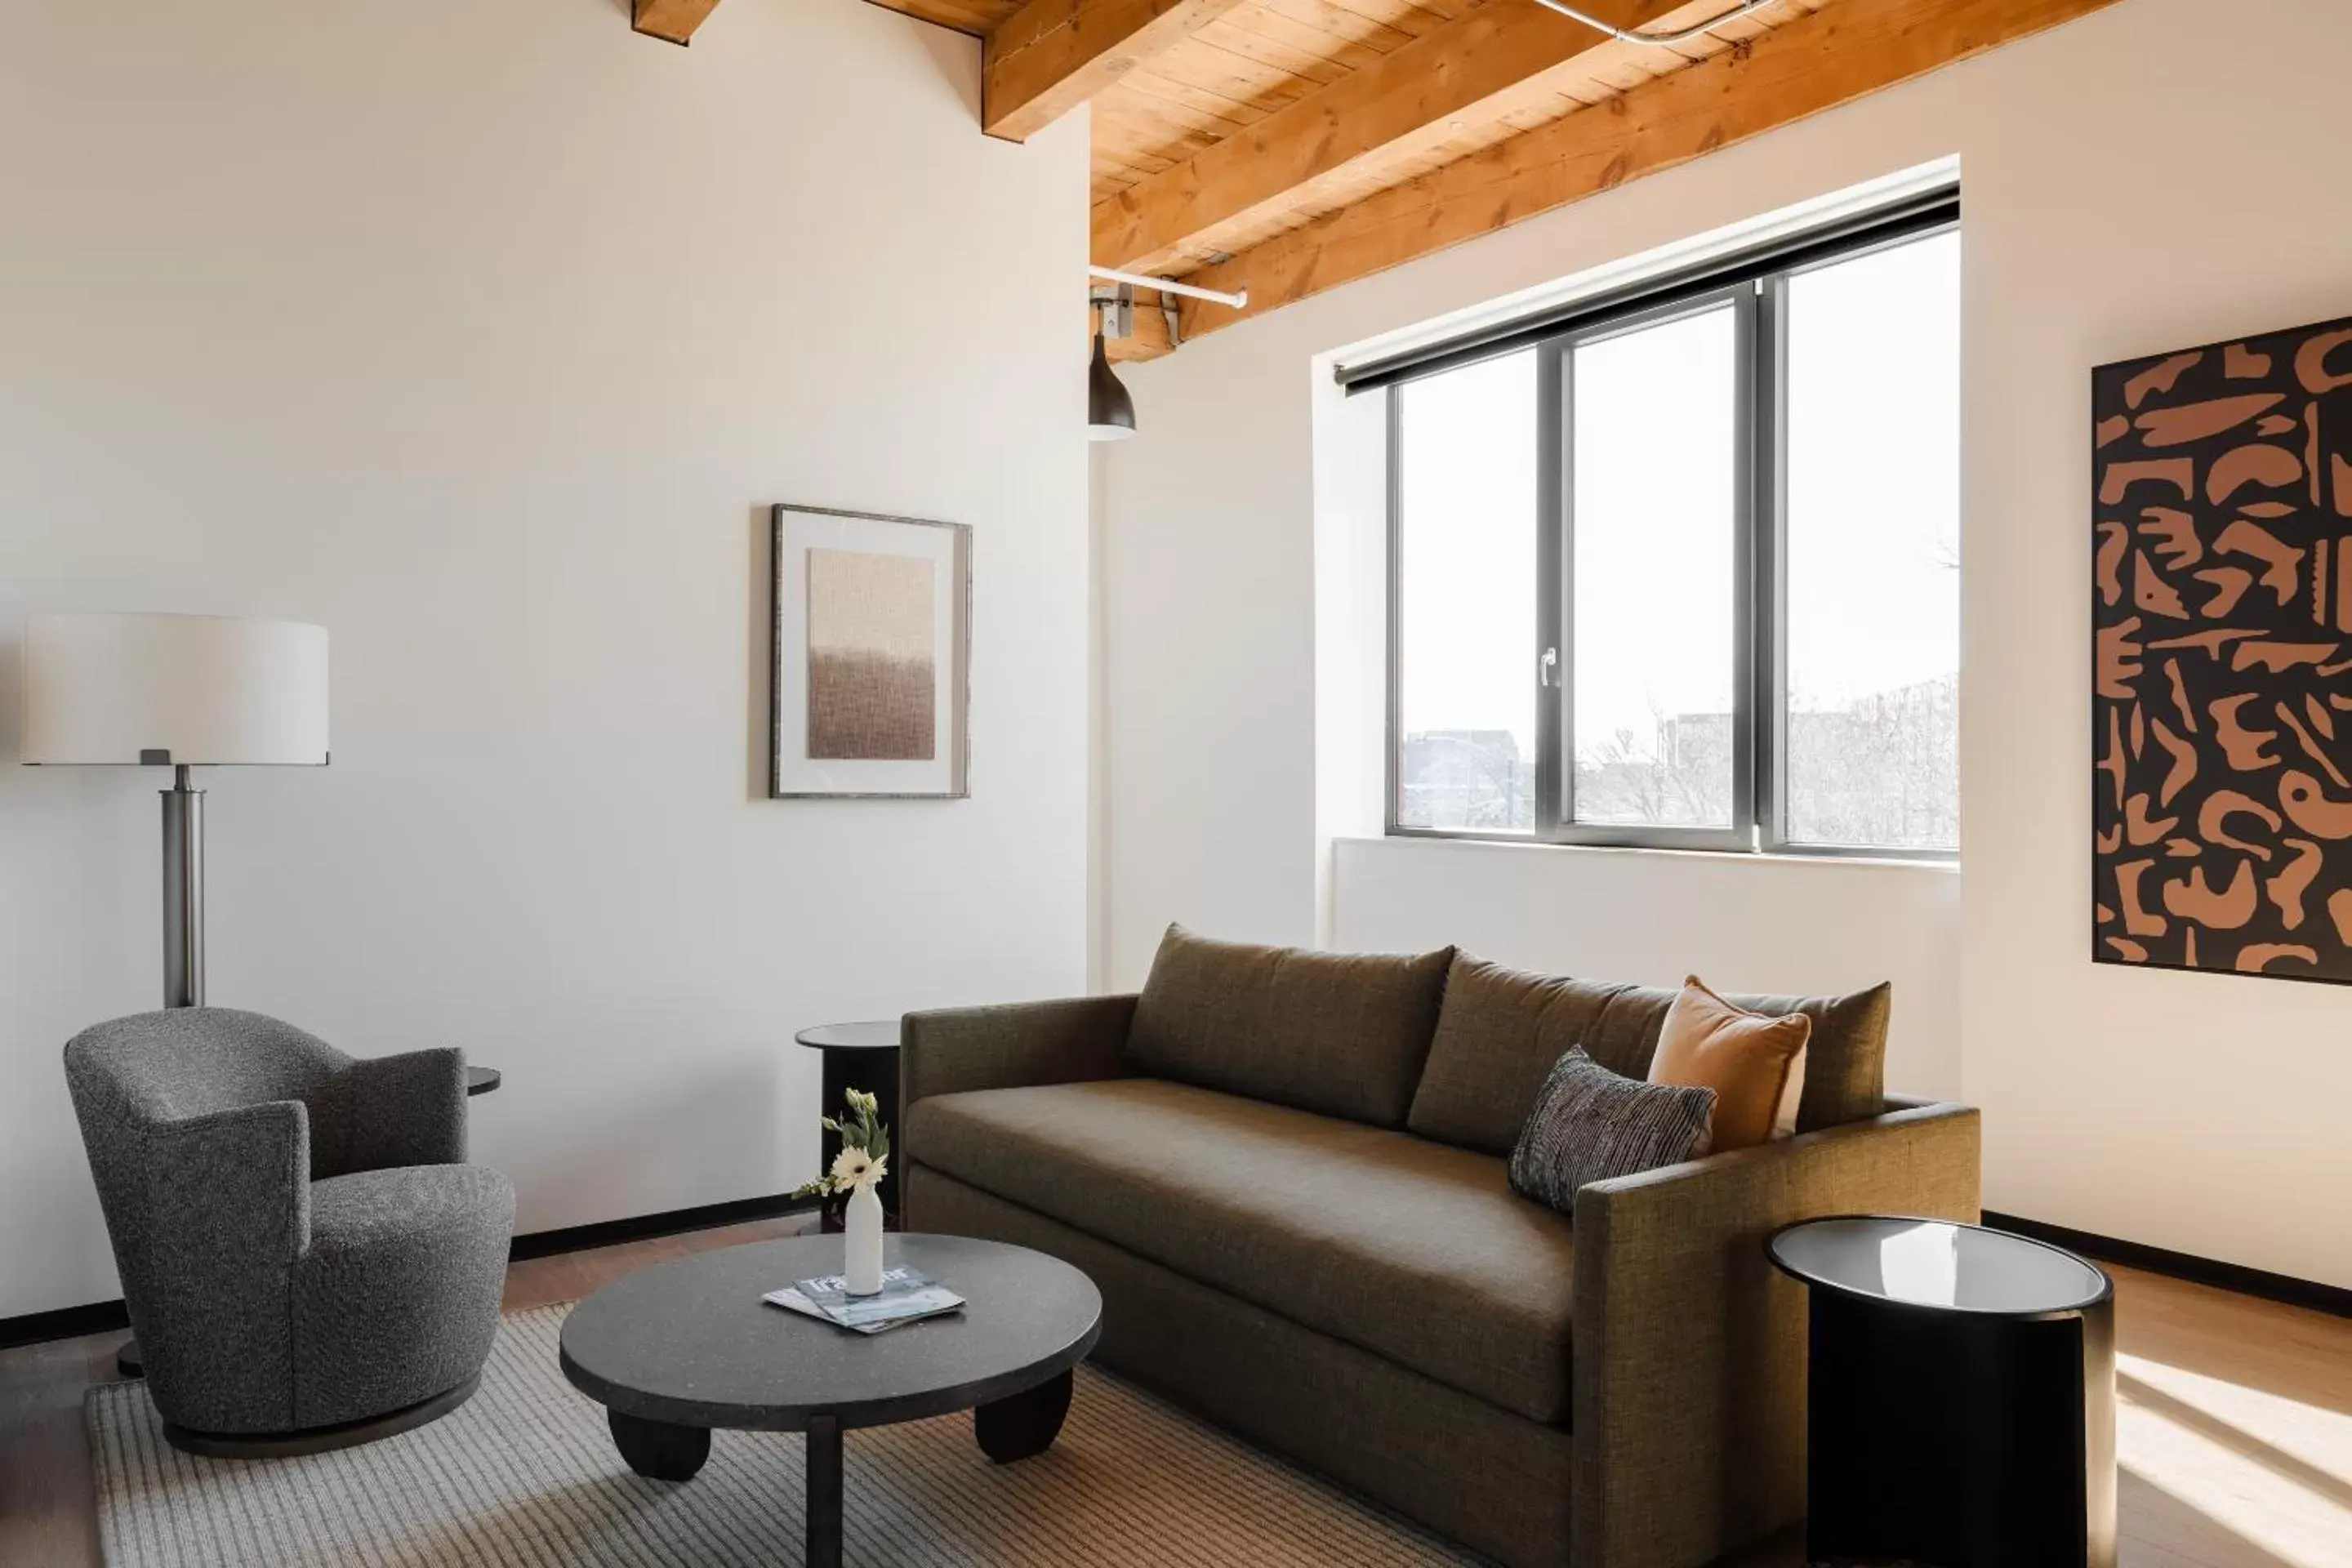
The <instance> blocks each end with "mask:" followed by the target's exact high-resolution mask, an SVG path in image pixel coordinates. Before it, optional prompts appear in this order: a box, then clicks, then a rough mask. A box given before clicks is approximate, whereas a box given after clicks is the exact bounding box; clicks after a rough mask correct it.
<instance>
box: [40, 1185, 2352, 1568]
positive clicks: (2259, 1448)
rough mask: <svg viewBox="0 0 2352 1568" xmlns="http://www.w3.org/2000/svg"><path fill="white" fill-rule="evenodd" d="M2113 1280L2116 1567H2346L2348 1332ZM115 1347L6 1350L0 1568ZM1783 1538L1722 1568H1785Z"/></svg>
mask: <svg viewBox="0 0 2352 1568" xmlns="http://www.w3.org/2000/svg"><path fill="white" fill-rule="evenodd" d="M810 1224H811V1221H810V1220H809V1219H807V1218H806V1217H795V1218H792V1219H782V1220H771V1221H766V1222H763V1223H761V1224H757V1225H746V1226H730V1227H727V1228H725V1229H719V1230H707V1231H698V1232H695V1233H693V1234H690V1235H687V1236H677V1237H661V1238H658V1239H656V1240H651V1241H638V1242H631V1243H627V1244H625V1245H622V1246H618V1247H601V1248H597V1249H595V1250H593V1251H588V1252H573V1253H565V1254H562V1255H561V1256H559V1257H554V1258H537V1259H534V1260H532V1261H530V1262H527V1263H518V1264H516V1265H515V1266H514V1268H513V1269H512V1270H511V1271H510V1272H509V1274H508V1276H507V1294H506V1300H507V1305H508V1307H509V1308H510V1309H511V1308H516V1307H532V1306H541V1305H544V1304H546V1303H549V1302H553V1301H565V1300H573V1299H575V1298H577V1297H580V1296H584V1295H586V1294H587V1293H588V1292H590V1291H592V1290H593V1289H596V1288H597V1287H598V1286H599V1285H602V1284H603V1283H604V1282H605V1281H606V1280H608V1279H614V1278H616V1277H617V1276H619V1275H622V1274H625V1273H627V1272H629V1271H630V1270H632V1269H635V1268H644V1267H646V1265H648V1264H652V1263H658V1262H661V1261H663V1260H665V1259H667V1258H677V1257H682V1256H684V1255H686V1254H688V1253H690V1252H695V1251H698V1250H700V1249H702V1248H704V1247H725V1246H730V1245H732V1244H734V1243H737V1242H743V1241H758V1240H763V1239H766V1238H768V1237H777V1236H790V1235H794V1234H797V1233H799V1232H801V1231H803V1230H805V1229H807V1228H808V1227H809V1225H810ZM2110 1272H2112V1273H2113V1274H2114V1275H2115V1276H2116V1338H2117V1343H2118V1348H2119V1355H2118V1366H2119V1369H2120V1370H2119V1373H2118V1388H2117V1395H2118V1397H2117V1429H2118V1431H2117V1436H2118V1447H2119V1450H2120V1453H2121V1458H2122V1472H2123V1473H2122V1476H2121V1494H2122V1507H2121V1512H2122V1527H2123V1536H2124V1540H2123V1561H2124V1563H2126V1565H2127V1568H2335V1565H2337V1564H2343V1565H2346V1568H2352V1321H2347V1320H2345V1319H2341V1318H2334V1317H2328V1316H2326V1315H2324V1314H2322V1313H2318V1312H2311V1311H2305V1310H2300V1309H2297V1308H2294V1307H2282V1306H2278V1305H2275V1304H2273V1303H2272V1302H2268V1301H2259V1300H2252V1298H2249V1297H2244V1296H2235V1295H2231V1294H2230V1293H2229V1292H2227V1291H2222V1290H2215V1289H2209V1288H2207V1287H2205V1286H2201V1285H2188V1284H2183V1283H2181V1282H2179V1281H2178V1280H2173V1279H2163V1278H2160V1277H2158V1276H2156V1275H2151V1274H2141V1273H2137V1272H2135V1271H2133V1270H2130V1269H2121V1268H2118V1269H2112V1270H2110ZM121 1338H122V1336H121V1334H119V1333H117V1334H95V1335H91V1336H89V1337H88V1338H84V1339H78V1340H61V1341H58V1342H53V1343H50V1344H45V1345H34V1346H30V1347H27V1348H26V1349H22V1350H13V1351H5V1352H0V1568H99V1564H100V1556H99V1549H98V1531H97V1523H96V1515H95V1503H94V1500H93V1497H92V1493H91V1489H90V1470H89V1449H88V1448H87V1447H86V1446H85V1443H84V1439H83V1436H82V1414H81V1406H82V1395H83V1394H84V1392H85V1391H86V1390H87V1389H88V1388H89V1386H90V1384H93V1383H100V1382H108V1381H111V1380H112V1378H113V1376H114V1370H113V1363H114V1350H115V1346H116V1345H117V1344H118V1343H120V1342H121ZM1803 1556H1804V1553H1803V1552H1802V1550H1801V1546H1800V1544H1799V1542H1797V1540H1796V1539H1794V1537H1793V1536H1792V1537H1791V1538H1790V1539H1786V1540H1781V1541H1777V1542H1771V1543H1769V1544H1768V1545H1766V1546H1763V1547H1761V1548H1759V1549H1758V1550H1756V1551H1753V1552H1746V1553H1743V1554H1741V1555H1740V1556H1739V1557H1738V1559H1737V1560H1736V1562H1734V1563H1726V1564H1722V1565H1720V1568H1793V1565H1796V1564H1800V1563H1802V1561H1803Z"/></svg>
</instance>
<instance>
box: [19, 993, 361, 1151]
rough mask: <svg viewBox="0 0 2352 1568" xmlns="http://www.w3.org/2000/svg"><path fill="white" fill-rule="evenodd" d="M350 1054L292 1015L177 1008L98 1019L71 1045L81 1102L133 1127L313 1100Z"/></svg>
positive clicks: (69, 1058) (73, 1079)
mask: <svg viewBox="0 0 2352 1568" xmlns="http://www.w3.org/2000/svg"><path fill="white" fill-rule="evenodd" d="M350 1059H351V1058H348V1057H346V1056H344V1055H343V1053H342V1052H341V1051H339V1050H337V1049H335V1048H334V1047H332V1046H330V1045H329V1044H327V1043H326V1042H325V1041H324V1040H321V1039H319V1038H318V1037H315V1036H312V1035H308V1034H305V1033H304V1032H303V1031H301V1030H300V1029H298V1028H296V1027H295V1026H293V1025H291V1024H285V1023H280V1022H279V1021H278V1020H277V1019H276V1018H271V1017H266V1016H263V1015H261V1014H259V1013H243V1012H239V1011H237V1010H236V1008H233V1007H174V1008H171V1009H169V1010H167V1011H164V1012H160V1013H136V1014H133V1015H132V1016H130V1017H128V1018H116V1019H114V1020H113V1021H112V1022H110V1023H105V1024H98V1025H94V1026H91V1027H89V1028H87V1029H84V1030H83V1031H82V1032H81V1033H80V1034H79V1035H76V1036H75V1037H73V1038H72V1039H71V1040H70V1041H68V1043H67V1045H66V1077H67V1079H68V1082H70V1083H71V1084H72V1086H73V1092H74V1100H75V1103H76V1105H77V1106H79V1105H80V1104H81V1103H82V1102H83V1101H84V1100H85V1099H87V1100H88V1101H89V1105H90V1107H91V1109H93V1110H98V1111H100V1113H101V1114H104V1115H106V1116H109V1117H110V1118H112V1119H113V1120H115V1121H123V1122H128V1123H131V1124H132V1125H134V1126H142V1127H143V1126H152V1125H154V1124H156V1123H159V1122H166V1121H185V1120H187V1119H188V1118H190V1117H195V1116H205V1115H209V1114H211V1113H212V1112H214V1111H218V1110H236V1108H237V1107H239V1106H246V1105H262V1104H267V1103H268V1102H269V1101H271V1100H305V1099H307V1098H308V1097H309V1096H310V1093H311V1091H312V1090H314V1089H317V1087H318V1086H319V1085H320V1084H321V1083H323V1082H325V1081H326V1080H327V1079H330V1078H331V1077H333V1076H334V1074H335V1072H336V1070H337V1069H338V1068H341V1067H342V1066H343V1064H344V1063H345V1062H347V1061H349V1060H350Z"/></svg>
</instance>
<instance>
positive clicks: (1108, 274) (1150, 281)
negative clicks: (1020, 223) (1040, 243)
mask: <svg viewBox="0 0 2352 1568" xmlns="http://www.w3.org/2000/svg"><path fill="white" fill-rule="evenodd" d="M1779 3H1780V0H1741V4H1739V5H1735V6H1734V7H1732V8H1731V9H1730V10H1728V11H1726V12H1725V13H1724V14H1723V15H1722V16H1715V17H1711V18H1709V19H1708V20H1706V21H1704V22H1699V23H1696V24H1694V25H1693V26H1687V27H1677V28H1676V29H1675V30H1674V31H1673V32H1671V33H1636V32H1631V31H1628V30H1627V29H1626V28H1623V27H1620V26H1614V25H1613V24H1612V23H1608V22H1604V21H1602V20H1601V18H1600V17H1598V16H1587V15H1586V14H1585V13H1584V12H1582V11H1580V10H1578V9H1577V8H1576V7H1575V6H1573V5H1569V4H1567V0H1536V4H1538V5H1542V6H1545V7H1546V8H1548V9H1549V10H1553V11H1557V12H1559V14H1560V15H1561V16H1566V17H1568V18H1569V19H1570V21H1575V22H1581V23H1583V24H1584V25H1585V26H1588V27H1591V28H1592V29H1593V30H1595V31H1596V32H1601V33H1606V34H1608V35H1609V36H1610V37H1612V38H1615V39H1616V40H1617V41H1618V42H1620V43H1625V44H1648V45H1649V46H1651V47H1654V48H1658V47H1664V46H1665V45H1668V44H1679V43H1681V42H1682V41H1684V40H1685V38H1696V37H1698V36H1699V35H1700V34H1701V33H1704V32H1706V31H1708V30H1710V29H1712V28H1715V27H1720V26H1723V25H1724V24H1725V23H1726V22H1730V21H1736V20H1738V18H1739V17H1742V16H1747V15H1748V13H1749V12H1750V11H1760V10H1762V9H1763V8H1764V7H1765V6H1767V5H1777V4H1779ZM1087 276H1088V277H1090V278H1099V279H1102V280H1103V281H1104V282H1106V283H1128V284H1132V285H1134V286H1135V287H1136V288H1139V289H1158V290H1160V293H1162V294H1182V295H1184V296H1186V297H1187V298H1189V299H1193V300H1207V301H1208V302H1209V303H1210V304H1212V305H1223V306H1226V307H1228V308H1230V309H1232V310H1246V309H1247V308H1248V306H1249V290H1248V289H1243V290H1242V291H1241V292H1240V293H1238V294H1225V293H1221V292H1219V291H1218V290H1217V289H1202V288H1196V287H1195V286H1193V285H1192V284H1190V283H1183V282H1179V281H1178V280H1177V279H1173V278H1154V277H1151V276H1150V274H1148V273H1142V272H1122V271H1120V270H1119V269H1118V268H1116V267H1088V268H1087Z"/></svg>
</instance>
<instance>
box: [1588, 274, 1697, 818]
mask: <svg viewBox="0 0 2352 1568" xmlns="http://www.w3.org/2000/svg"><path fill="white" fill-rule="evenodd" d="M1735 332H1736V318H1735V316H1734V314H1733V312H1732V310H1731V309H1730V308H1729V307H1728V306H1726V307H1724V308H1722V309H1719V310H1709V311H1707V312H1706V313H1705V314H1703V315H1697V316H1691V317H1686V318H1685V319H1684V320H1682V321H1670V322H1667V323H1666V324H1664V325H1663V326H1656V327H1650V328H1645V329H1644V330H1643V331H1637V332H1629V333H1627V334H1626V335H1624V336H1623V337H1618V338H1610V339H1607V340H1605V341H1602V342H1596V343H1590V344H1586V345H1584V346H1582V347H1580V348H1578V349H1577V350H1576V352H1575V366H1574V382H1573V385H1574V397H1575V408H1574V425H1573V428H1574V444H1573V463H1574V467H1573V470H1572V472H1573V479H1572V489H1573V500H1574V505H1575V514H1574V518H1573V523H1572V527H1573V541H1574V567H1573V570H1574V581H1575V604H1574V607H1573V612H1572V620H1571V623H1570V624H1571V628H1572V629H1571V633H1570V635H1571V637H1573V639H1574V646H1575V670H1576V677H1575V681H1576V686H1575V694H1574V695H1575V710H1574V717H1573V728H1574V731H1575V735H1574V740H1573V746H1574V751H1575V757H1576V788H1575V816H1576V820H1577V821H1579V822H1591V823H1633V824H1647V825H1657V826H1678V827H1728V826H1731V820H1732V805H1733V802H1732V779H1733V766H1734V763H1733V754H1732V741H1733V728H1734V725H1733V702H1732V686H1733V680H1734V678H1735V675H1736V673H1737V667H1736V665H1735V662H1734V658H1733V647H1734V633H1735V630H1736V616H1737V615H1738V603H1737V596H1736V582H1735V578H1734V574H1733V570H1732V568H1733V563H1734V555H1733V552H1734V548H1735V530H1736V528H1737V526H1738V502H1737V492H1736V478H1737V469H1738V463H1737V452H1738V445H1737V440H1736V437H1735V428H1734V426H1735V421H1736V420H1737V418H1738V395H1737V390H1736V382H1735V369H1736V365H1737V354H1736V342H1735Z"/></svg>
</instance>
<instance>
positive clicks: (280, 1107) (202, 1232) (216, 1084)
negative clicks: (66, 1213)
mask: <svg viewBox="0 0 2352 1568" xmlns="http://www.w3.org/2000/svg"><path fill="white" fill-rule="evenodd" d="M65 1062H66V1077H67V1080H68V1084H69V1086H70V1087H71V1089H72V1091H73V1100H74V1110H75V1114H76V1116H77V1117H78V1118H79V1121H80V1122H81V1132H82V1142H83V1145H84V1147H85V1148H86V1149H87V1150H88V1152H89V1163H90V1172H91V1174H92V1175H93V1176H94V1177H95V1179H96V1181H97V1184H98V1193H99V1200H100V1205H101V1206H102V1207H103V1209H104V1210H105V1214H106V1228H107V1235H108V1237H109V1239H110V1241H111V1242H112V1244H113V1247H114V1258H115V1265H116V1268H117V1269H118V1270H119V1271H120V1273H121V1277H122V1291H123V1299H124V1300H125V1302H126V1303H127V1304H128V1306H129V1308H130V1311H131V1327H132V1329H133V1330H134V1331H136V1332H137V1333H138V1335H139V1341H140V1346H141V1349H142V1353H143V1355H144V1357H145V1360H146V1367H147V1382H148V1387H149V1390H150V1392H151V1393H152V1395H153V1397H154V1400H155V1404H156V1406H157V1408H158V1409H160V1410H161V1411H162V1412H163V1417H164V1419H165V1420H166V1421H168V1422H170V1423H171V1424H172V1425H173V1426H177V1427H182V1428H185V1429H187V1430H189V1431H193V1432H199V1433H206V1434H215V1435H227V1436H238V1435H253V1436H257V1435H262V1434H276V1433H285V1432H291V1431H297V1430H300V1429H304V1428H309V1427H315V1426H333V1425H339V1424H341V1423H344V1422H350V1421H357V1420H363V1419H366V1418H368V1417H371V1416H375V1415H385V1414H388V1413H390V1412H392V1411H394V1410H397V1409H400V1408H403V1407H404V1406H406V1405H415V1404H417V1403H419V1402H421V1401H424V1400H426V1399H430V1398H432V1397H434V1396H435V1395H436V1394H443V1393H446V1391H448V1390H449V1389H451V1388H454V1387H457V1385H459V1384H463V1383H465V1382H466V1381H467V1379H468V1378H470V1377H472V1376H474V1375H475V1373H478V1371H479V1370H480V1368H481V1364H482V1361H483V1359H484V1357H485V1356H486V1355H487V1354H488V1351H489V1344H490V1337H491V1334H492V1333H493V1331H495V1330H496V1328H497V1325H498V1310H499V1289H500V1287H501V1285H502V1283H503V1280H504V1275H505V1269H506V1257H507V1239H508V1236H509V1232H510V1231H511V1229H512V1226H513V1223H514V1192H513V1188H512V1187H511V1186H510V1185H509V1184H508V1182H507V1179H506V1177H505V1176H503V1175H502V1174H500V1173H498V1172H496V1171H493V1170H489V1169H487V1168H485V1167H481V1166H475V1165H467V1164H464V1163H462V1162H463V1161H464V1159H465V1153H466V1100H465V1095H466V1068H465V1058H464V1056H463V1054H462V1053H460V1052H458V1051H456V1050H446V1049H444V1050H428V1051H415V1052H411V1053H408V1054H405V1055H403V1056H396V1057H386V1058H376V1059H373V1060H354V1059H352V1058H349V1057H346V1056H344V1055H343V1054H342V1053H341V1052H340V1051H337V1050H335V1049H334V1048H333V1047H331V1046H329V1045H327V1044H326V1043H325V1042H324V1041H321V1040H319V1039H316V1038H314V1037H311V1036H310V1035H307V1034H305V1033H303V1032H302V1031H301V1030H299V1029H297V1028H295V1027H293V1026H291V1025H289V1024H283V1023H280V1022H278V1020H277V1019H274V1018H268V1017H264V1016H261V1015H259V1014H257V1013H243V1012H237V1011H236V1010H233V1009H230V1008H226V1007H192V1008H175V1009H173V1010H170V1011H167V1012H160V1013H142V1014H139V1015H136V1016H131V1017H128V1018H118V1019H116V1020H114V1021H113V1022H111V1023H106V1024H100V1025H98V1026H95V1027H92V1028H89V1029H86V1030H84V1031H83V1032H82V1033H81V1034H79V1035H78V1036H76V1037H74V1038H73V1040H72V1041H70V1042H69V1043H68V1045H67V1047H66V1050H65Z"/></svg>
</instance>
